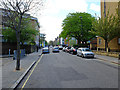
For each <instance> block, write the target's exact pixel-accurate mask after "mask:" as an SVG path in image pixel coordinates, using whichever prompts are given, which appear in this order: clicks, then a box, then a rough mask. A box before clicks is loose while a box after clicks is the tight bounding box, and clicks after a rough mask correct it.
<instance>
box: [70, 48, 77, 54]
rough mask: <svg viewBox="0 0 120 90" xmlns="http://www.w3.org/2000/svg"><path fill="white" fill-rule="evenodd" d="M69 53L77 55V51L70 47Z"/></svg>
mask: <svg viewBox="0 0 120 90" xmlns="http://www.w3.org/2000/svg"><path fill="white" fill-rule="evenodd" d="M69 53H71V54H75V55H76V54H77V49H76V48H74V47H71V48H70V50H69Z"/></svg>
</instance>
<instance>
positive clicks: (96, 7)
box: [90, 3, 100, 12]
mask: <svg viewBox="0 0 120 90" xmlns="http://www.w3.org/2000/svg"><path fill="white" fill-rule="evenodd" d="M90 9H91V10H94V11H96V12H100V6H99V5H96V4H94V3H92V4H91V5H90Z"/></svg>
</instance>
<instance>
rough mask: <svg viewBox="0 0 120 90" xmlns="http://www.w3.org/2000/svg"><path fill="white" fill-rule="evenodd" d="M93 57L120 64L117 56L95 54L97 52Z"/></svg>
mask: <svg viewBox="0 0 120 90" xmlns="http://www.w3.org/2000/svg"><path fill="white" fill-rule="evenodd" d="M95 57H96V58H98V59H100V60H104V61H108V62H111V63H115V64H120V62H119V60H118V58H115V57H110V56H104V55H97V54H96V55H95Z"/></svg>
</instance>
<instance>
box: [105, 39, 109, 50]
mask: <svg viewBox="0 0 120 90" xmlns="http://www.w3.org/2000/svg"><path fill="white" fill-rule="evenodd" d="M107 49H108V42H107V40H105V51H107Z"/></svg>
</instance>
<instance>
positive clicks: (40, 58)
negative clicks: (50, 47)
mask: <svg viewBox="0 0 120 90" xmlns="http://www.w3.org/2000/svg"><path fill="white" fill-rule="evenodd" d="M42 56H43V54H42V55H41V57H40V59H39V60H38V61H37V63H36V64H35V66H34V67H33V69H32V71H31V73H30V74H29V76H28V77H27V79H26V81H25V82H24V84H23V86H22V88H21V90H23V88H24V87H25V85H26V83H27V82H28V80H29V78H30V76H31V75H32V73H33V71H34V70H35V68H36V66H37V65H38V63H39V62H40V60H41V58H42Z"/></svg>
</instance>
